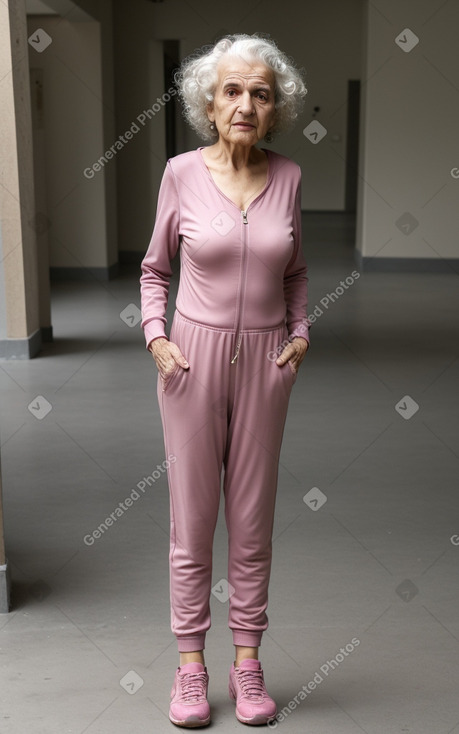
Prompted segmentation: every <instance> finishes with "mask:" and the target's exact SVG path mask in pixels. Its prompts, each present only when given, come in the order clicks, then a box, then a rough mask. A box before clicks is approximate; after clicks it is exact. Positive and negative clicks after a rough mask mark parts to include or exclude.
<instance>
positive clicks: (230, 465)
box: [158, 311, 296, 652]
mask: <svg viewBox="0 0 459 734" xmlns="http://www.w3.org/2000/svg"><path fill="white" fill-rule="evenodd" d="M235 336H236V335H235V333H234V331H233V330H231V329H215V328H214V327H208V326H206V325H203V324H198V323H195V322H192V321H190V320H188V319H186V318H184V317H183V316H182V315H181V314H180V313H179V312H178V311H176V312H175V315H174V321H173V324H172V329H171V334H170V340H171V341H172V342H175V343H176V344H178V346H179V347H180V350H181V352H182V354H183V355H184V357H185V359H187V361H188V363H189V365H190V367H189V369H188V370H183V369H182V368H181V367H179V366H177V367H176V369H175V371H174V372H173V373H172V375H171V376H169V377H168V378H167V380H166V382H165V383H164V381H163V380H162V378H161V377H160V376H159V377H158V399H159V405H160V410H161V417H162V422H163V428H164V440H165V447H166V455H169V454H174V455H175V457H176V461H175V462H174V463H173V464H171V466H170V468H169V470H168V479H169V491H170V522H171V527H170V556H169V557H170V594H171V629H172V632H173V633H174V634H175V636H176V637H177V642H178V649H179V651H180V652H189V651H192V650H201V649H204V647H205V637H206V632H207V630H208V629H209V628H210V626H211V619H210V593H211V588H212V546H213V537H214V531H215V526H216V522H217V517H218V508H219V501H220V493H221V477H222V470H224V483H223V491H224V496H225V519H226V525H227V530H228V584H229V586H228V589H229V593H230V596H229V620H228V621H229V627H230V629H231V630H232V634H233V644H235V645H244V646H248V647H258V646H259V645H260V644H261V637H262V634H263V631H264V630H265V629H267V627H268V617H267V614H266V608H267V603H268V584H269V577H270V571H271V555H272V546H271V539H272V529H273V520H274V507H275V501H276V489H277V474H278V462H279V453H280V449H281V443H282V435H283V431H284V424H285V418H286V414H287V407H288V401H289V397H290V392H291V389H292V386H293V383H294V381H295V379H296V377H295V375H294V373H293V368H292V367H291V365H290V364H289V363H287V364H285V365H284V366H283V367H279V366H278V365H277V364H276V362H275V356H274V354H273V352H275V350H276V349H277V348H278V347H279V345H280V344H281V343H282V342H283V341H284V340H285V339H286V338H287V329H286V327H285V325H281V326H279V327H277V328H274V329H260V330H252V329H251V330H246V331H243V332H242V341H241V347H240V351H239V356H238V358H237V360H236V361H235V362H234V363H233V364H232V363H231V359H232V357H233V356H234V353H235V350H236V345H235ZM217 580H218V579H215V581H217ZM232 589H234V593H232Z"/></svg>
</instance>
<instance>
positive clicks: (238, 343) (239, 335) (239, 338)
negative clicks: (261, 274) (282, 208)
mask: <svg viewBox="0 0 459 734" xmlns="http://www.w3.org/2000/svg"><path fill="white" fill-rule="evenodd" d="M241 215H242V222H243V223H244V224H248V223H249V222H248V220H247V210H245V211H244V210H243V209H242V210H241ZM243 232H244V236H243V240H242V264H241V271H242V275H241V278H242V283H241V290H240V293H241V296H240V300H239V311H238V315H237V329H236V352H235V354H234V357H233V359H232V360H231V364H234V363H235V361H236V360H237V358H238V356H239V350H240V348H241V343H242V332H241V313H242V304H243V300H244V294H245V250H246V234H245V229H244V228H243Z"/></svg>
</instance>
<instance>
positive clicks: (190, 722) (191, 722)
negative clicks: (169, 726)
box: [169, 714, 210, 729]
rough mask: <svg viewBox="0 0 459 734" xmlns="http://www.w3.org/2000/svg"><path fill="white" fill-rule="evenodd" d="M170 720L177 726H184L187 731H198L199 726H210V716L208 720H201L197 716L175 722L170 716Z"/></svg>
mask: <svg viewBox="0 0 459 734" xmlns="http://www.w3.org/2000/svg"><path fill="white" fill-rule="evenodd" d="M169 720H170V721H172V723H173V724H175V726H182V727H184V728H186V729H196V728H197V727H198V726H207V725H208V724H210V716H208V717H207V719H199V718H198V717H197V716H189V717H188V718H187V719H185V720H184V721H178V720H174V719H173V718H172V717H171V715H170V714H169Z"/></svg>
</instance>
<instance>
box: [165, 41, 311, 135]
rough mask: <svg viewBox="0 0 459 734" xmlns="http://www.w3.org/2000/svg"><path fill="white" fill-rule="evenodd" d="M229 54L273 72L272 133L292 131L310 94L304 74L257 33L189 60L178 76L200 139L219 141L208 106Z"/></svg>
mask: <svg viewBox="0 0 459 734" xmlns="http://www.w3.org/2000/svg"><path fill="white" fill-rule="evenodd" d="M226 54H231V55H234V56H236V55H237V56H239V57H240V58H242V59H244V61H249V62H253V61H254V60H256V61H260V62H262V63H263V64H264V65H265V66H266V67H268V69H271V71H272V72H273V73H274V78H275V94H274V104H275V117H274V125H273V127H272V129H271V130H270V132H271V133H273V134H274V133H278V132H284V131H285V130H287V129H289V128H290V127H291V126H292V124H293V123H294V121H295V120H296V118H297V117H298V114H299V112H300V110H301V108H302V106H303V100H304V97H305V95H306V93H307V89H306V87H305V85H304V82H303V78H302V72H301V71H300V70H299V69H297V68H296V66H295V65H294V63H293V61H292V60H291V59H290V58H289V57H288V56H286V54H284V53H283V52H282V51H280V49H279V48H278V47H277V46H276V44H275V43H274V41H272V40H271V39H268V38H265V37H262V36H259V35H257V34H256V33H255V34H254V35H253V36H250V35H248V34H245V33H236V34H234V35H229V36H225V37H224V38H222V39H220V40H219V41H218V42H217V43H216V44H215V45H212V46H204V48H202V49H201V50H200V51H198V52H197V54H192V55H191V56H188V57H187V58H186V59H185V60H184V61H183V62H182V65H181V67H180V69H179V70H178V71H177V72H176V73H175V83H176V85H177V89H178V93H179V96H180V99H181V101H182V104H183V113H184V115H185V118H186V119H187V120H188V122H189V123H190V125H191V127H192V128H193V129H194V130H195V131H196V132H197V134H198V135H199V137H201V138H202V139H203V140H206V141H208V142H215V141H216V140H217V139H218V130H216V129H215V130H211V129H210V125H209V118H208V117H207V105H208V104H209V102H212V100H213V98H214V92H215V88H216V85H217V78H218V75H217V65H218V62H219V61H220V59H221V58H222V56H225V55H226Z"/></svg>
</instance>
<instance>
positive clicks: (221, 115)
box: [207, 55, 275, 146]
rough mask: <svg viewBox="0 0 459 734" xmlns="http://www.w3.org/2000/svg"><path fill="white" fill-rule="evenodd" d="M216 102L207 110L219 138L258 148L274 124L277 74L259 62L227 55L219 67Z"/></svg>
mask: <svg viewBox="0 0 459 734" xmlns="http://www.w3.org/2000/svg"><path fill="white" fill-rule="evenodd" d="M217 71H218V81H217V87H216V89H215V94H214V99H213V102H212V103H211V104H209V106H208V108H207V114H208V116H209V120H210V121H211V122H213V123H215V126H216V128H217V130H218V133H219V136H220V137H221V138H223V139H224V140H225V141H227V142H229V143H233V144H234V145H248V146H251V145H255V143H256V142H258V140H261V139H262V138H264V136H265V135H266V133H267V132H268V130H269V129H270V127H272V125H273V122H274V113H275V110H274V83H275V82H274V74H273V72H272V71H271V69H268V67H266V66H265V65H264V64H262V63H260V62H259V61H257V60H254V61H253V63H248V62H247V61H244V60H243V59H241V58H240V57H239V56H230V55H228V56H224V57H223V58H222V59H221V60H220V62H219V64H218V67H217Z"/></svg>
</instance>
